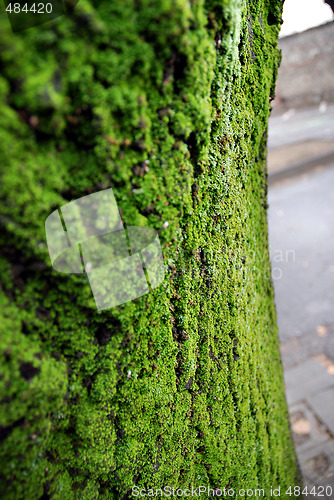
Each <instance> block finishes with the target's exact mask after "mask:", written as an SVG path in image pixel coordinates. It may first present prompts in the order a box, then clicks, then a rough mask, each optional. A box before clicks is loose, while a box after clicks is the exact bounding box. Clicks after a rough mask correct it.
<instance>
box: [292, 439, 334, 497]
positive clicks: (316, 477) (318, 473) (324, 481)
mask: <svg viewBox="0 0 334 500" xmlns="http://www.w3.org/2000/svg"><path fill="white" fill-rule="evenodd" d="M297 456H298V460H299V463H300V467H301V471H302V475H303V478H304V485H305V486H307V487H308V488H309V490H310V489H311V488H312V487H313V486H316V487H317V488H318V487H319V486H324V487H326V486H327V487H329V488H328V490H327V491H328V493H329V494H328V495H326V494H325V491H324V492H323V495H321V494H320V493H321V491H319V489H317V493H318V495H316V496H312V495H311V496H310V495H309V496H308V498H313V499H314V498H323V499H328V500H333V495H334V441H333V440H332V439H329V440H328V441H327V442H326V443H319V444H317V445H316V446H314V447H312V448H309V449H307V450H304V451H303V452H301V453H299V452H298V449H297ZM330 488H331V489H330Z"/></svg>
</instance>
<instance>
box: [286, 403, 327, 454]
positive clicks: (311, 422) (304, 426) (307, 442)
mask: <svg viewBox="0 0 334 500" xmlns="http://www.w3.org/2000/svg"><path fill="white" fill-rule="evenodd" d="M289 412H290V421H291V429H292V436H293V440H294V442H295V445H296V450H297V453H298V454H299V455H300V454H301V453H303V452H304V451H307V450H308V449H309V448H314V447H315V446H318V445H321V444H322V443H325V442H326V441H328V440H329V439H330V435H329V433H328V430H327V427H326V426H325V425H324V424H322V423H321V422H319V421H318V420H317V418H316V417H315V415H314V414H313V412H312V411H311V409H310V408H309V407H308V406H307V404H306V403H304V402H301V403H298V404H296V405H293V406H291V407H290V408H289Z"/></svg>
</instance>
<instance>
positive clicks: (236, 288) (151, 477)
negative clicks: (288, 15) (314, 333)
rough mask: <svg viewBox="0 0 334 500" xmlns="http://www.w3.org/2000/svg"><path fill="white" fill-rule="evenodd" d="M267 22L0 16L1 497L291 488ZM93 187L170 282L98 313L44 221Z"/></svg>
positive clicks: (271, 6) (167, 13) (154, 7)
mask: <svg viewBox="0 0 334 500" xmlns="http://www.w3.org/2000/svg"><path fill="white" fill-rule="evenodd" d="M280 23H281V2H280V0H271V1H267V0H251V1H248V2H246V1H236V0H235V1H232V0H231V1H228V0H219V1H218V0H207V1H204V0H198V1H191V2H188V1H186V0H165V1H161V2H149V1H147V0H136V1H135V0H126V1H124V0H113V1H112V2H110V0H99V1H97V0H94V1H90V2H88V1H86V0H80V2H79V3H78V5H77V7H76V8H75V10H73V12H72V13H71V14H68V15H66V16H64V17H62V18H59V19H58V20H56V21H53V22H52V23H49V24H44V25H42V26H39V27H36V28H32V29H29V30H26V31H23V32H20V33H12V32H11V30H10V26H9V23H8V20H7V19H6V18H5V17H4V16H2V17H1V18H0V62H1V66H2V76H1V78H0V126H1V137H2V147H1V152H0V165H1V166H0V169H1V186H0V200H1V218H0V220H1V227H2V229H1V235H0V238H1V246H2V257H1V259H0V265H1V282H2V289H1V295H0V297H1V298H0V300H1V311H2V321H1V324H0V329H1V356H2V357H1V372H2V376H1V379H0V384H1V386H0V387H1V389H0V391H1V399H2V405H1V407H2V408H1V421H0V424H1V440H2V447H1V448H2V451H1V476H2V480H1V481H2V482H1V491H2V493H3V496H2V497H3V498H8V499H19V498H29V499H39V498H40V499H42V498H43V499H45V498H53V499H72V498H73V499H75V498H84V499H89V500H90V499H93V498H97V497H99V498H105V499H115V500H116V499H117V500H118V499H126V498H130V497H131V494H132V492H133V494H135V493H136V492H137V491H138V489H136V488H144V489H149V488H154V489H156V488H164V487H167V486H170V487H171V488H173V487H174V488H181V489H185V488H188V487H189V486H191V485H192V486H193V487H194V488H198V487H199V486H206V487H208V486H210V488H212V489H215V488H218V489H221V490H223V488H226V491H227V490H228V489H233V490H234V491H235V495H236V494H237V493H236V492H237V491H238V490H239V489H241V488H243V489H253V490H255V489H256V488H263V489H264V490H265V492H266V496H267V497H270V488H271V487H274V488H278V487H280V488H281V491H283V492H284V491H285V490H286V489H287V488H288V487H289V486H290V485H294V484H296V482H297V481H298V478H297V474H296V466H295V454H294V448H293V443H292V440H291V436H290V430H289V424H288V413H287V406H286V402H285V395H284V382H283V374H282V366H281V360H280V353H279V343H278V336H277V327H276V316H275V307H274V295H273V287H272V281H271V271H270V260H269V251H268V237H267V171H266V138H267V123H268V117H269V114H270V101H271V99H272V98H273V95H274V86H275V79H276V74H277V68H278V65H279V61H280V54H279V51H278V49H277V38H278V33H279V29H280ZM110 187H111V188H112V189H113V192H114V194H115V198H116V200H117V202H118V205H119V208H120V213H121V217H122V220H123V222H124V223H125V224H127V225H132V226H135V225H138V226H140V225H141V226H145V225H147V226H150V227H153V228H155V229H156V230H157V231H158V232H159V237H160V241H161V243H162V247H163V254H164V259H165V264H166V267H167V275H166V279H165V280H164V282H163V284H162V285H161V286H160V287H158V288H157V289H155V290H153V291H152V292H151V293H149V294H146V295H144V296H142V297H140V298H138V299H136V300H134V301H132V302H128V303H125V304H123V305H120V306H117V307H114V308H112V309H110V310H106V311H102V312H100V313H99V312H98V311H97V310H96V306H95V303H94V300H93V297H92V293H91V290H90V287H89V285H88V282H87V278H86V276H80V275H78V276H76V275H66V274H61V273H57V272H56V271H54V270H53V269H52V266H51V264H50V259H49V255H48V250H47V246H46V240H45V232H44V223H45V219H46V218H47V217H48V215H49V214H50V213H51V212H52V211H54V210H55V209H57V208H58V207H60V206H62V205H64V204H66V203H67V202H69V201H71V200H74V199H77V198H80V197H82V196H86V195H88V194H91V193H93V192H98V191H100V190H103V189H107V188H110ZM135 487H136V488H135ZM133 488H134V489H133ZM4 492H5V494H4ZM208 496H209V495H208ZM234 497H236V496H234ZM291 498H294V497H293V495H292V497H291Z"/></svg>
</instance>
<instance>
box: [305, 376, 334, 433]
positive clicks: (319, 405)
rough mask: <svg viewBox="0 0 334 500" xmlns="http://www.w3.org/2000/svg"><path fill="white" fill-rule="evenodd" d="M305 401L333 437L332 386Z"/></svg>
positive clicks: (333, 406) (333, 392)
mask: <svg viewBox="0 0 334 500" xmlns="http://www.w3.org/2000/svg"><path fill="white" fill-rule="evenodd" d="M333 378H334V377H333ZM307 401H308V403H309V404H310V405H311V407H312V408H313V411H314V412H315V413H316V414H317V415H318V417H319V418H320V419H321V420H322V421H323V422H324V423H325V424H326V426H327V427H328V429H329V431H330V433H331V434H332V435H333V436H334V386H333V387H329V388H327V389H324V390H323V391H320V392H318V393H317V394H313V395H312V396H310V397H308V398H307Z"/></svg>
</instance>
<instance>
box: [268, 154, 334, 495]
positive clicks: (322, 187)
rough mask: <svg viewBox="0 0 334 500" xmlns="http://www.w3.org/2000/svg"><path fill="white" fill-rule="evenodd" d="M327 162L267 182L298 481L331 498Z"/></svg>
mask: <svg viewBox="0 0 334 500" xmlns="http://www.w3.org/2000/svg"><path fill="white" fill-rule="evenodd" d="M333 188H334V163H333V164H332V165H331V166H330V167H327V168H322V167H321V165H319V166H318V168H315V169H314V170H313V171H311V172H309V173H307V174H301V175H299V176H297V177H294V178H291V179H287V180H284V181H281V182H277V183H275V184H273V185H271V186H270V189H269V238H270V251H271V258H272V268H273V281H274V286H275V294H276V306H277V314H278V325H279V334H280V340H281V353H282V361H283V366H284V373H285V382H286V395H287V402H288V406H289V412H290V418H291V426H292V431H293V437H294V441H295V444H296V451H297V456H298V460H299V463H300V468H301V471H302V475H303V479H304V483H305V486H308V487H309V489H311V488H312V487H313V486H315V487H320V486H323V487H326V486H328V487H331V488H332V489H333V490H332V491H333V493H332V494H330V491H329V490H330V488H329V489H328V490H327V493H329V495H327V496H326V494H325V490H324V492H323V493H324V495H323V496H321V495H320V493H321V491H322V490H321V489H318V490H317V492H318V495H316V496H313V495H311V496H309V497H308V498H312V499H314V498H323V499H334V189H333Z"/></svg>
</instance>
